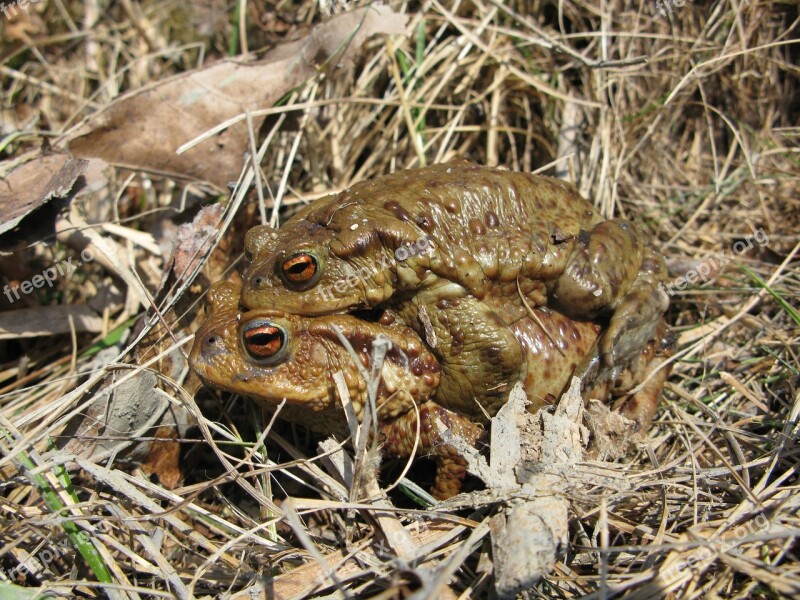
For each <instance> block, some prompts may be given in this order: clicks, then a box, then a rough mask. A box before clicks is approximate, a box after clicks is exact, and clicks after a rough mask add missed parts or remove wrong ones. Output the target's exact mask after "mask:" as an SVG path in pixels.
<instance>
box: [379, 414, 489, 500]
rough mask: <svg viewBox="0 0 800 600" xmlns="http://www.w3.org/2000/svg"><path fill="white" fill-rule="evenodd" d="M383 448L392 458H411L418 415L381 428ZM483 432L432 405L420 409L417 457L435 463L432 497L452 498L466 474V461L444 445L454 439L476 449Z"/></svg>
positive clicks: (471, 423) (466, 420)
mask: <svg viewBox="0 0 800 600" xmlns="http://www.w3.org/2000/svg"><path fill="white" fill-rule="evenodd" d="M381 433H382V440H383V448H384V450H385V452H386V453H387V454H389V455H391V456H397V457H401V458H405V457H409V456H411V453H412V451H413V450H414V443H415V440H416V434H417V411H413V410H412V411H409V412H407V413H405V414H403V415H400V416H399V417H397V418H396V419H393V420H392V421H389V422H388V423H385V424H383V425H382V426H381ZM483 433H484V431H483V428H482V427H481V426H480V425H476V424H475V423H473V422H472V421H470V420H469V419H467V418H466V417H463V416H461V415H458V414H456V413H454V412H452V411H450V410H447V409H446V408H442V407H441V406H439V405H438V404H436V403H435V402H426V403H425V404H423V405H422V406H420V407H419V442H418V450H417V454H418V456H433V457H434V458H435V459H436V479H435V481H434V484H433V488H432V489H431V494H432V495H433V497H434V498H436V499H438V500H445V499H447V498H450V497H451V496H455V495H456V494H457V493H458V492H459V491H460V490H461V482H462V481H463V479H464V476H465V475H466V474H467V461H466V460H465V459H464V457H463V456H461V454H459V452H458V450H456V449H455V448H454V447H453V446H451V445H450V444H448V443H447V440H448V439H449V438H450V436H457V437H460V438H461V439H462V440H464V441H465V442H466V443H467V444H468V445H470V446H472V447H476V446H477V445H478V442H479V440H480V439H481V437H482V436H483Z"/></svg>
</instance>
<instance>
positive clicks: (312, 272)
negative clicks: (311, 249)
mask: <svg viewBox="0 0 800 600" xmlns="http://www.w3.org/2000/svg"><path fill="white" fill-rule="evenodd" d="M281 274H282V275H283V278H284V279H285V280H286V282H287V283H290V284H291V283H294V284H299V285H313V284H314V283H316V280H317V277H318V275H319V263H318V262H317V259H316V257H314V256H312V255H311V254H309V253H307V252H300V253H298V254H293V255H292V256H290V257H289V258H287V259H286V260H285V261H283V263H282V264H281Z"/></svg>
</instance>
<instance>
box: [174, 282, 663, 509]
mask: <svg viewBox="0 0 800 600" xmlns="http://www.w3.org/2000/svg"><path fill="white" fill-rule="evenodd" d="M238 297H239V290H238V289H237V288H236V287H235V286H234V285H233V284H230V283H220V284H217V285H215V286H214V287H213V288H212V289H211V291H210V292H209V304H210V314H209V316H208V318H207V320H206V321H205V322H204V323H203V325H202V326H201V328H200V330H198V332H197V335H196V337H195V341H194V346H193V347H192V352H191V355H190V364H191V366H192V368H193V369H194V371H195V372H196V373H197V374H198V375H199V376H200V378H201V379H202V380H203V381H204V382H205V383H206V384H208V385H210V386H212V387H215V388H219V389H223V390H228V391H231V392H236V393H240V394H243V395H246V396H250V397H252V398H254V399H256V400H258V401H260V402H261V403H262V404H263V405H265V407H266V408H268V409H271V410H275V409H276V407H277V406H278V405H279V404H280V403H281V401H283V400H284V399H285V400H286V403H285V405H284V406H283V407H282V408H281V410H280V413H279V415H280V416H281V417H282V418H284V419H287V420H290V421H294V422H298V423H301V424H303V425H306V426H308V427H309V428H311V429H313V430H316V431H318V432H321V433H328V434H336V435H338V436H339V437H345V436H346V435H347V434H348V426H347V419H346V417H345V409H344V408H343V406H342V403H341V401H340V400H339V398H338V394H337V391H336V390H337V388H336V384H335V381H334V374H335V373H337V372H341V373H342V374H343V377H344V382H345V383H346V386H347V388H348V392H349V396H350V399H351V402H352V407H353V410H354V413H355V416H356V418H357V419H358V420H359V421H360V420H361V418H362V416H363V414H364V407H365V405H366V403H367V401H368V385H369V383H368V379H373V380H374V381H376V382H377V384H378V385H377V387H376V388H375V398H376V406H377V407H378V419H379V432H380V435H381V438H382V442H383V446H384V449H385V451H386V452H387V453H388V454H389V455H393V456H398V457H409V456H411V455H412V454H413V453H414V447H415V445H416V444H417V442H418V444H419V451H418V452H419V453H420V454H430V455H432V456H433V457H435V458H436V460H437V475H436V481H435V484H434V487H433V494H434V495H435V496H436V497H438V498H447V497H449V496H451V495H453V494H454V493H456V492H457V491H458V489H459V487H460V485H461V480H462V479H463V477H464V474H465V468H466V461H465V460H464V459H463V458H462V457H461V456H460V455H459V454H458V453H457V452H456V451H455V449H454V448H453V447H452V446H450V445H448V444H447V441H446V440H447V437H446V434H445V432H449V433H450V434H457V435H460V436H462V437H463V438H464V439H465V440H466V441H467V442H468V443H470V444H472V445H473V446H475V445H477V443H478V441H479V439H480V437H481V434H482V431H483V428H482V427H481V426H480V425H478V424H477V423H476V420H478V419H476V418H475V415H474V414H473V415H471V416H467V415H464V414H459V413H456V412H453V411H451V410H448V409H447V408H444V407H443V406H441V405H440V404H439V403H438V402H437V401H434V400H433V398H434V397H437V398H438V397H439V395H440V393H441V395H442V396H444V397H446V396H448V395H450V394H453V393H458V391H457V390H454V389H452V388H450V389H448V388H443V387H442V386H445V385H446V384H445V380H444V379H442V378H441V377H440V375H441V373H440V365H439V363H438V362H437V361H436V359H435V358H434V356H433V355H432V354H431V353H430V352H429V351H428V350H427V349H426V347H425V344H424V343H422V341H421V340H420V338H419V337H418V336H417V335H416V334H415V333H414V332H413V331H412V330H411V329H409V328H408V327H406V326H404V325H402V324H400V323H399V322H396V321H394V320H393V319H392V318H391V317H390V316H387V317H386V318H383V319H381V322H380V323H373V322H369V321H364V320H362V319H359V318H357V317H354V316H352V315H327V316H319V317H301V316H297V315H289V314H285V313H282V312H280V311H276V310H272V309H256V310H252V311H249V312H247V313H244V314H242V313H240V311H239V309H238V307H237V302H238ZM536 316H537V321H538V322H535V321H534V320H533V319H532V318H530V317H525V318H523V319H520V320H518V321H517V322H515V323H514V324H513V325H512V326H511V330H512V332H513V334H514V335H515V336H516V338H517V339H518V340H519V342H520V344H521V347H522V348H523V352H524V355H525V357H526V363H527V365H526V376H525V378H524V380H521V381H522V382H523V384H524V388H525V391H526V393H527V395H528V398H529V399H530V400H531V405H530V406H529V409H531V410H535V409H537V408H539V407H541V406H543V405H545V404H551V403H552V402H554V401H555V399H557V398H558V396H559V395H560V394H561V392H562V391H563V389H564V387H565V386H566V384H567V383H568V381H569V379H570V377H571V376H572V374H573V373H574V371H575V368H576V365H578V364H579V363H588V362H591V354H590V353H591V352H592V351H593V349H596V346H595V341H596V339H597V337H598V334H599V332H600V328H599V327H598V326H597V325H595V324H593V323H590V322H576V321H573V320H571V319H569V318H568V317H565V316H564V315H561V314H558V313H555V312H552V313H544V312H541V311H537V315H536ZM663 329H664V328H663V323H662V324H661V327H660V332H661V333H663ZM337 331H338V332H339V333H341V335H342V336H343V337H344V338H345V339H347V340H348V342H349V343H350V344H351V346H352V347H353V349H354V350H355V352H356V354H357V356H358V359H359V361H360V363H361V366H362V367H364V369H365V371H362V370H360V369H359V368H358V366H357V365H356V364H355V362H354V361H353V359H352V357H351V356H350V355H349V354H348V352H347V350H346V349H345V347H344V346H343V344H342V342H341V341H340V338H339V336H338V335H337ZM659 335H660V334H659ZM379 339H384V340H388V341H389V342H390V343H391V347H390V349H389V351H388V352H387V354H386V359H385V362H384V363H383V365H382V367H381V370H380V371H379V372H377V373H373V377H368V376H365V374H368V373H372V372H373V369H374V368H375V365H373V364H372V362H371V361H372V359H373V354H372V348H373V346H374V345H375V344H376V341H377V340H379ZM657 350H658V347H657V346H656V345H655V344H649V345H648V346H647V348H646V349H645V352H644V353H643V355H642V357H641V358H637V359H636V360H634V361H632V362H631V364H630V367H631V368H630V370H629V371H621V370H619V369H604V368H599V369H598V370H597V376H596V377H595V379H593V380H592V381H591V382H589V381H587V382H586V385H585V386H584V389H585V395H586V396H589V395H591V396H592V397H600V398H602V399H611V398H612V397H614V396H618V397H619V398H620V401H622V402H623V403H624V406H623V407H622V411H623V413H626V414H628V416H630V417H631V418H633V419H635V420H637V421H638V422H641V421H649V419H650V418H651V416H652V412H653V411H654V410H655V406H656V405H657V402H658V397H659V395H660V392H661V386H662V385H663V378H664V376H665V373H666V371H663V372H662V373H661V374H660V375H659V376H657V377H655V378H654V379H653V382H652V383H651V384H650V385H649V386H648V387H646V389H645V390H643V391H642V392H640V393H638V394H636V395H634V396H632V397H630V398H625V397H624V394H625V393H626V392H627V391H629V390H630V389H631V388H632V387H633V385H634V384H635V383H638V382H639V381H640V380H641V379H642V377H643V375H644V373H645V372H646V371H647V370H648V369H649V368H650V366H651V361H652V359H653V355H654V353H655V352H656V351H657ZM487 368H488V365H485V364H479V365H474V367H473V369H474V370H475V371H477V372H478V373H479V374H480V375H481V376H482V375H484V374H485V372H486V369H487ZM514 383H515V382H514ZM418 422H419V435H417V423H418ZM440 424H441V426H440ZM442 426H443V427H442Z"/></svg>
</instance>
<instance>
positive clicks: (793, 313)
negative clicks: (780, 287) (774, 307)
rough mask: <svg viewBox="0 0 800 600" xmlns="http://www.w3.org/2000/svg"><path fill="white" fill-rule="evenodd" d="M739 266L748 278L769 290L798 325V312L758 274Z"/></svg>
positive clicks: (799, 318) (799, 323) (799, 316)
mask: <svg viewBox="0 0 800 600" xmlns="http://www.w3.org/2000/svg"><path fill="white" fill-rule="evenodd" d="M741 268H742V271H744V272H745V273H747V275H748V277H750V279H752V280H753V281H755V282H756V283H757V284H758V285H759V286H760V287H761V288H763V289H765V290H767V292H769V295H770V296H772V297H773V298H775V300H777V302H778V304H780V305H781V306H782V307H783V310H785V311H786V312H787V313H789V316H790V317H792V319H793V320H794V322H795V323H796V324H797V325H800V314H798V312H797V311H796V310H795V309H794V308H792V307H791V305H790V304H789V303H788V302H786V300H784V299H783V298H782V297H781V295H780V294H778V292H776V291H775V290H773V289H772V288H771V287H769V286H768V285H767V283H766V282H765V281H763V280H762V279H761V278H760V277H759V276H758V275H756V274H755V273H754V272H753V271H751V270H750V269H748V268H747V267H746V266H744V265H741Z"/></svg>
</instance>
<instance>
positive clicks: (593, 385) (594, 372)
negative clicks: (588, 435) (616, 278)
mask: <svg viewBox="0 0 800 600" xmlns="http://www.w3.org/2000/svg"><path fill="white" fill-rule="evenodd" d="M674 351H675V337H674V335H673V334H672V332H671V331H670V330H669V328H668V327H667V324H666V322H665V320H664V319H663V318H662V319H659V320H658V322H657V327H656V331H655V336H654V338H653V339H652V340H650V341H649V342H648V343H647V344H645V345H644V348H642V350H641V352H640V353H639V354H637V355H634V356H632V357H630V358H628V359H627V360H626V361H625V362H624V363H623V364H620V365H616V366H613V367H608V366H606V365H604V364H603V363H602V361H601V360H600V354H599V350H598V348H597V347H595V348H593V351H592V352H590V354H589V355H587V357H586V360H585V361H584V363H583V365H581V366H580V367H579V368H578V370H577V371H576V375H577V376H578V377H580V378H581V384H582V385H581V387H582V389H583V392H584V398H598V399H600V400H604V401H605V400H608V399H609V398H616V400H614V402H613V405H612V406H613V409H614V410H615V411H617V412H619V413H620V414H622V415H623V416H625V417H627V418H628V419H630V420H631V421H633V422H634V423H635V425H634V430H635V431H636V432H637V433H639V434H640V435H642V434H644V432H645V431H647V429H648V427H649V425H650V421H652V419H653V416H654V415H655V413H656V410H657V408H658V404H659V402H660V401H661V394H662V392H663V391H664V385H665V383H666V381H667V378H668V377H669V374H670V371H671V370H672V366H671V364H665V363H668V359H669V358H670V357H671V356H672V354H673V353H674Z"/></svg>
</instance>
